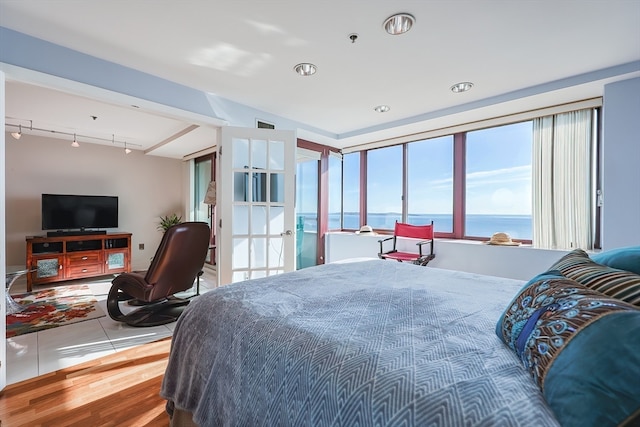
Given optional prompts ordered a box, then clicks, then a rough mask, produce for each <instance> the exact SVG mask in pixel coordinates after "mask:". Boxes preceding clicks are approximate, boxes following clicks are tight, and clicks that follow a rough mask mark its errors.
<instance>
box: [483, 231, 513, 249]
mask: <svg viewBox="0 0 640 427" xmlns="http://www.w3.org/2000/svg"><path fill="white" fill-rule="evenodd" d="M485 243H486V244H487V245H500V246H520V242H514V241H513V240H511V236H509V235H508V234H507V233H502V232H499V233H493V236H491V240H489V241H488V242H485Z"/></svg>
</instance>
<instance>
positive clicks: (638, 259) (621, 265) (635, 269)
mask: <svg viewBox="0 0 640 427" xmlns="http://www.w3.org/2000/svg"><path fill="white" fill-rule="evenodd" d="M591 259H592V260H593V261H595V262H597V263H598V264H602V265H606V266H609V267H613V268H617V269H619V270H626V271H631V272H632V273H636V274H640V246H629V247H626V248H617V249H611V250H610V251H604V252H600V253H598V254H592V255H591Z"/></svg>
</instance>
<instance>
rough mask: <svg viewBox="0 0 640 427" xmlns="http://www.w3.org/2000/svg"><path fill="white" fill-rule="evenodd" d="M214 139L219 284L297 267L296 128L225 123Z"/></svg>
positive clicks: (264, 275)
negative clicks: (276, 128)
mask: <svg viewBox="0 0 640 427" xmlns="http://www.w3.org/2000/svg"><path fill="white" fill-rule="evenodd" d="M218 141H219V150H218V156H217V161H218V166H219V167H218V168H216V169H217V171H218V178H217V179H216V186H217V194H218V206H219V210H218V217H217V224H216V225H217V227H218V232H217V239H218V245H217V247H218V250H217V251H216V255H217V266H218V274H217V277H218V285H219V286H220V285H224V284H228V283H233V282H238V281H241V280H247V279H254V278H258V277H266V276H272V275H276V274H280V273H283V272H287V271H293V270H295V265H296V258H295V242H296V240H295V212H294V209H295V207H294V205H295V170H296V161H295V153H296V137H295V132H293V131H283V130H271V129H251V128H236V127H226V126H225V127H222V128H220V130H219V137H218Z"/></svg>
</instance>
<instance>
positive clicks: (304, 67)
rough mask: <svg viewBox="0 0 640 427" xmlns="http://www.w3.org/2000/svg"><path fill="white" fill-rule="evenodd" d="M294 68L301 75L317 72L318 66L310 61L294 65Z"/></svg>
mask: <svg viewBox="0 0 640 427" xmlns="http://www.w3.org/2000/svg"><path fill="white" fill-rule="evenodd" d="M293 69H294V70H295V72H296V73H298V74H300V75H301V76H310V75H312V74H315V73H316V70H317V69H318V68H317V67H316V66H315V65H313V64H310V63H308V62H303V63H301V64H298V65H296V66H295V67H293Z"/></svg>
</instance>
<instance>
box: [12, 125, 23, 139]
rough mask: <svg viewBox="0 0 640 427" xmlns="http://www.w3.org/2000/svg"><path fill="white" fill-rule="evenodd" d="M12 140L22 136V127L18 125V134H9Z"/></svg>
mask: <svg viewBox="0 0 640 427" xmlns="http://www.w3.org/2000/svg"><path fill="white" fill-rule="evenodd" d="M11 136H12V137H13V139H20V137H21V136H22V125H18V132H11Z"/></svg>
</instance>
